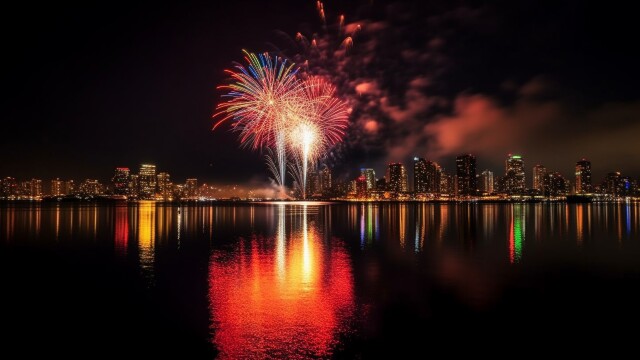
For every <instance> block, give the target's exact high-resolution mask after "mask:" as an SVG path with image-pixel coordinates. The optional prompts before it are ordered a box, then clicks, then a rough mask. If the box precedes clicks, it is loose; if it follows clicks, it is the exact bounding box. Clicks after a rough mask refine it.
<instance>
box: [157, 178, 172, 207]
mask: <svg viewBox="0 0 640 360" xmlns="http://www.w3.org/2000/svg"><path fill="white" fill-rule="evenodd" d="M157 178H158V193H160V196H162V200H165V201H166V200H170V199H171V198H172V196H173V184H172V183H171V176H170V175H169V174H168V173H166V172H161V173H158V176H157Z"/></svg>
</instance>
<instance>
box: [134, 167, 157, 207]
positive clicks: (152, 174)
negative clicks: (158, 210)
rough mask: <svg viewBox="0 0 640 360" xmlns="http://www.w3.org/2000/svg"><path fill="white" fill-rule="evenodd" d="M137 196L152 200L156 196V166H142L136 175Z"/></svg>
mask: <svg viewBox="0 0 640 360" xmlns="http://www.w3.org/2000/svg"><path fill="white" fill-rule="evenodd" d="M138 176H139V177H138V184H139V188H140V190H139V196H140V198H142V199H153V198H155V195H156V166H155V165H150V164H142V165H141V166H140V173H139V174H138Z"/></svg>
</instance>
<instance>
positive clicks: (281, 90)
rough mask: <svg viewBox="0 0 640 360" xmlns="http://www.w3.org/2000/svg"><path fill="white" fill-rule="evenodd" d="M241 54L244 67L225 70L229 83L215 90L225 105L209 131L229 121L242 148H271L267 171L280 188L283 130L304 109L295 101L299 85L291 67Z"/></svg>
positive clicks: (262, 56) (218, 109) (267, 57)
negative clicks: (299, 110)
mask: <svg viewBox="0 0 640 360" xmlns="http://www.w3.org/2000/svg"><path fill="white" fill-rule="evenodd" d="M244 53H245V61H246V62H247V65H246V66H244V65H241V64H237V65H236V66H235V69H234V70H226V72H227V73H228V74H229V75H230V77H231V81H230V83H229V84H228V85H222V86H219V87H218V88H219V89H221V90H224V91H226V92H227V93H226V94H225V95H223V97H224V98H225V99H227V101H225V102H222V103H220V104H218V106H217V107H216V113H215V114H214V118H221V119H220V120H219V121H218V122H217V123H216V124H215V125H214V127H213V128H214V130H215V129H216V128H217V127H218V126H220V125H221V124H222V123H224V122H227V121H231V122H232V124H231V128H232V130H234V131H237V132H239V133H240V135H239V139H240V143H241V144H242V145H243V146H247V147H251V148H252V149H260V148H263V147H267V148H273V149H274V151H273V152H271V154H273V155H272V156H273V157H272V158H271V163H269V168H270V169H271V171H272V173H273V175H274V177H275V180H276V182H277V183H278V185H279V186H280V187H283V186H284V184H285V170H286V143H285V142H286V131H287V129H286V127H287V122H288V121H290V120H291V119H290V117H291V116H292V114H296V112H298V110H297V108H299V107H300V106H301V105H304V104H303V103H301V102H300V101H299V99H300V97H301V94H303V84H302V82H301V81H300V80H299V79H298V78H297V77H296V72H297V68H295V64H294V63H287V60H285V59H282V58H280V57H277V56H271V55H269V54H268V53H264V54H257V55H256V54H253V53H249V52H247V51H244ZM272 165H273V166H272Z"/></svg>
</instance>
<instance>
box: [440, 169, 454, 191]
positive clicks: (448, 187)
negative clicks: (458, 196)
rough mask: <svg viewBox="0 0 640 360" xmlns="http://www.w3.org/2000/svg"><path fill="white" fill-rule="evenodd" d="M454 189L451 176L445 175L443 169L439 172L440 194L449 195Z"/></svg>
mask: <svg viewBox="0 0 640 360" xmlns="http://www.w3.org/2000/svg"><path fill="white" fill-rule="evenodd" d="M453 188H454V179H453V176H451V175H449V174H447V173H446V172H445V171H444V170H443V169H441V170H440V194H446V195H451V194H452V193H453Z"/></svg>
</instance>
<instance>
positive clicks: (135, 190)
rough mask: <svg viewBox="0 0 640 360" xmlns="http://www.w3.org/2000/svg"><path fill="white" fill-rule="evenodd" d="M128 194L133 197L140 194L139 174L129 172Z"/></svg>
mask: <svg viewBox="0 0 640 360" xmlns="http://www.w3.org/2000/svg"><path fill="white" fill-rule="evenodd" d="M129 195H130V196H133V197H139V196H140V175H136V174H131V175H130V176H129Z"/></svg>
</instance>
